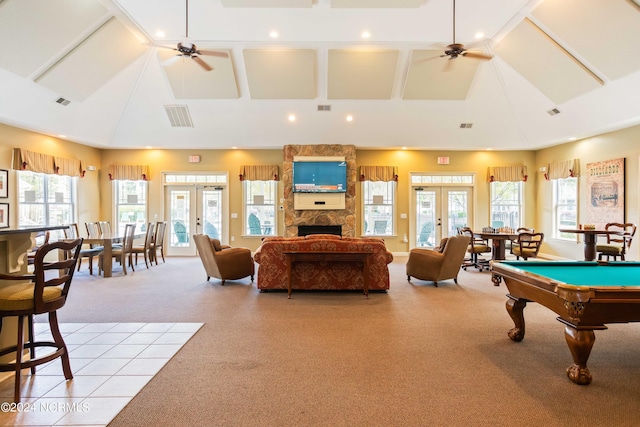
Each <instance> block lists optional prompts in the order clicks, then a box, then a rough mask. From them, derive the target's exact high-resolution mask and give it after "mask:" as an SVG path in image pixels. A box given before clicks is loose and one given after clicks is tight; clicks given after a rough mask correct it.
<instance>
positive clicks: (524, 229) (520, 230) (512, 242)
mask: <svg viewBox="0 0 640 427" xmlns="http://www.w3.org/2000/svg"><path fill="white" fill-rule="evenodd" d="M516 233H517V234H520V233H535V230H534V229H533V228H528V227H518V228H516ZM507 243H508V244H509V246H508V248H509V251H510V252H511V255H513V247H514V246H515V245H517V244H518V238H517V237H516V238H515V239H513V240H509V241H508V242H507Z"/></svg>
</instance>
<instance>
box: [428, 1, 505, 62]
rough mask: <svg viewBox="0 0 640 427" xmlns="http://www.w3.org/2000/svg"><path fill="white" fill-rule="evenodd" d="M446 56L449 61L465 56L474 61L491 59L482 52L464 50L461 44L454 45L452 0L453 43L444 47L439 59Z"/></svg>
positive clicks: (454, 10)
mask: <svg viewBox="0 0 640 427" xmlns="http://www.w3.org/2000/svg"><path fill="white" fill-rule="evenodd" d="M446 56H448V57H449V59H450V60H451V59H456V58H457V57H458V56H467V57H469V58H474V59H483V60H489V59H491V58H493V56H492V55H487V54H485V53H482V52H470V51H468V50H467V49H465V48H464V45H463V44H462V43H456V0H453V43H451V44H450V45H448V46H447V47H446V50H445V51H444V55H440V57H441V58H444V57H446Z"/></svg>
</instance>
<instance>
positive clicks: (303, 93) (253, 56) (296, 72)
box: [242, 49, 317, 99]
mask: <svg viewBox="0 0 640 427" xmlns="http://www.w3.org/2000/svg"><path fill="white" fill-rule="evenodd" d="M242 53H243V55H244V65H245V70H246V73H247V83H248V85H249V94H250V96H251V99H313V98H315V97H316V92H317V90H316V56H317V54H316V51H315V50H313V49H290V50H274V49H245V50H243V52H242Z"/></svg>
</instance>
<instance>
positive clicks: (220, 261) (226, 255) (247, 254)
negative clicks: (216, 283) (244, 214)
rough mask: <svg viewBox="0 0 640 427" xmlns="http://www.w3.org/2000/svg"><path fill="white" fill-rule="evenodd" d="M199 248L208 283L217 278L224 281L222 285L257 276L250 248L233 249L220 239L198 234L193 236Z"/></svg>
mask: <svg viewBox="0 0 640 427" xmlns="http://www.w3.org/2000/svg"><path fill="white" fill-rule="evenodd" d="M193 240H194V241H195V242H196V247H197V248H198V255H200V259H201V260H202V265H203V266H204V269H205V271H206V272H207V281H209V279H210V278H212V277H215V278H217V279H220V280H222V283H221V284H222V285H223V286H224V282H225V281H226V280H236V279H242V278H244V277H247V276H251V282H253V276H254V274H255V264H254V263H253V257H252V256H251V250H249V249H248V248H232V247H229V246H225V245H221V244H220V241H219V240H218V239H212V238H210V237H209V236H207V235H206V234H196V235H194V236H193Z"/></svg>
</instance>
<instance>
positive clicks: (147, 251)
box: [131, 222, 153, 268]
mask: <svg viewBox="0 0 640 427" xmlns="http://www.w3.org/2000/svg"><path fill="white" fill-rule="evenodd" d="M152 242H153V223H152V222H150V223H149V224H147V233H146V234H145V236H144V243H143V244H142V245H134V246H133V248H131V252H132V253H133V254H134V255H135V259H136V265H138V254H142V255H144V263H145V265H146V266H147V268H149V260H150V259H151V243H152Z"/></svg>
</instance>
